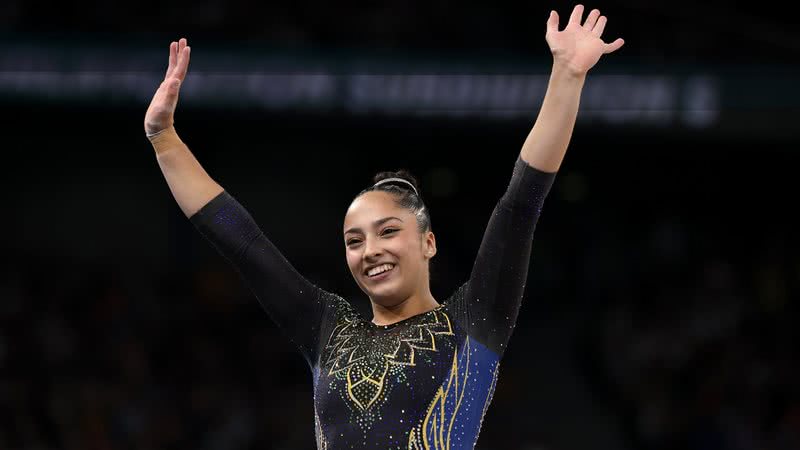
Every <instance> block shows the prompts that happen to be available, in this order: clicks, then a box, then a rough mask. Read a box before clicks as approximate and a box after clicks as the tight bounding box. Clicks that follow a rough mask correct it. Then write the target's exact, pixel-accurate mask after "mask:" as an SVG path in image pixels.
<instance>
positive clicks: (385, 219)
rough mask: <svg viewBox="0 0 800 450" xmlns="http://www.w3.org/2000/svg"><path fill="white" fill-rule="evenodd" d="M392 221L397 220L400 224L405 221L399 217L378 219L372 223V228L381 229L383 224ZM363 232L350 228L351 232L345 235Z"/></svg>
mask: <svg viewBox="0 0 800 450" xmlns="http://www.w3.org/2000/svg"><path fill="white" fill-rule="evenodd" d="M392 219H397V220H399V221H400V222H402V221H403V219H401V218H399V217H394V216H389V217H384V218H383V219H378V220H376V221H375V222H372V226H373V227H379V226H381V225H382V224H383V223H385V222H388V221H390V220H392ZM361 231H362V230H361V228H358V227H353V228H350V229H349V230H347V231H345V232H344V234H347V233H361Z"/></svg>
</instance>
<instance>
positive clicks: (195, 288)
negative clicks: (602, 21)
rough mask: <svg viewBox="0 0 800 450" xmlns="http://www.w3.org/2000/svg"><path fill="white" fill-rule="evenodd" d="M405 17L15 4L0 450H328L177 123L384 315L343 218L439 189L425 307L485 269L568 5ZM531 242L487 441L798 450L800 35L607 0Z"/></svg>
mask: <svg viewBox="0 0 800 450" xmlns="http://www.w3.org/2000/svg"><path fill="white" fill-rule="evenodd" d="M573 5H574V3H570V2H561V1H554V2H549V3H541V2H539V3H536V2H527V3H525V4H523V3H517V2H514V3H511V2H508V3H504V2H498V3H489V2H459V3H453V2H441V1H435V0H434V1H427V2H420V1H409V0H406V1H394V0H384V1H379V2H371V3H370V2H333V3H327V2H320V1H312V0H300V1H295V2H273V3H251V2H244V1H227V2H222V1H221V0H208V1H200V2H193V3H189V2H183V3H180V2H179V3H174V2H169V3H163V2H159V3H157V2H152V1H139V2H127V1H124V0H123V1H120V2H80V3H79V2H56V1H52V0H25V1H23V0H4V1H3V2H2V4H0V106H2V109H3V113H4V114H3V117H4V120H3V122H2V130H3V142H2V148H3V150H4V151H3V155H4V159H3V161H4V163H3V164H2V167H3V176H2V183H3V186H2V187H3V192H4V195H3V204H4V212H5V213H4V214H3V220H2V222H3V230H4V231H3V232H2V233H0V245H1V246H2V252H0V260H2V268H0V449H10V450H16V449H36V450H45V449H47V450H50V449H68V450H73V449H75V450H77V449H82V450H101V449H102V450H106V449H108V450H111V449H115V450H116V449H131V450H149V449H187V448H194V449H229V450H235V449H286V450H294V449H298V450H300V449H312V448H315V440H314V423H313V404H312V395H311V377H310V376H309V371H308V368H307V366H306V364H305V361H304V360H303V359H302V357H301V356H300V355H299V353H297V352H295V350H294V347H293V346H292V345H291V344H290V343H289V342H288V341H287V340H285V339H284V338H283V337H282V335H281V334H280V333H279V331H278V330H277V329H276V328H275V327H274V326H273V324H272V323H271V322H270V321H269V319H268V317H267V316H266V314H264V313H263V312H262V310H261V309H260V306H259V305H258V303H257V302H256V300H255V298H254V297H253V296H252V295H251V294H250V292H249V291H247V290H246V288H245V287H244V286H243V284H242V283H241V282H240V280H239V278H238V276H237V274H236V273H234V272H233V270H232V269H231V268H230V267H229V266H228V265H227V264H226V262H225V261H224V260H223V259H222V258H221V257H220V256H219V255H217V254H216V253H215V252H214V250H213V249H212V248H211V247H210V245H209V244H208V243H207V242H205V241H204V240H203V239H202V237H201V236H200V235H199V234H198V233H197V232H196V230H195V229H194V228H193V227H192V226H191V224H190V223H189V222H188V220H187V219H186V218H185V217H184V216H183V215H182V214H181V212H180V210H179V209H178V207H177V205H176V204H175V202H174V200H173V198H172V196H171V194H170V192H169V189H168V187H167V185H166V183H165V182H164V179H163V177H162V175H161V172H160V170H159V168H158V165H157V163H156V160H155V157H154V153H153V150H152V147H151V146H150V144H149V142H148V141H147V139H146V138H145V136H144V132H143V128H142V122H143V118H144V112H145V110H146V108H147V105H148V103H149V101H150V98H151V97H152V95H153V93H154V92H155V89H156V88H157V87H158V85H159V83H160V81H161V80H162V79H163V76H164V71H165V69H166V65H167V56H168V46H169V42H170V41H172V40H177V39H178V38H180V37H187V38H188V39H189V45H190V46H191V47H192V60H191V65H190V68H189V74H188V77H187V79H186V82H185V84H184V86H183V88H182V91H181V100H180V103H179V106H178V112H177V115H176V129H177V130H178V132H179V133H180V135H181V137H182V138H183V140H184V141H185V142H186V143H187V144H188V145H189V147H190V148H191V149H192V151H193V152H194V153H195V155H196V156H197V158H198V159H199V160H200V162H201V163H202V164H203V166H204V167H205V168H206V170H207V171H208V172H209V173H210V174H211V176H212V177H213V178H215V179H216V180H217V181H218V182H219V183H220V184H222V185H223V186H224V187H225V188H226V189H227V190H228V191H229V192H230V193H231V194H233V195H234V196H235V197H236V198H237V199H238V200H239V201H240V202H241V203H242V204H243V205H245V206H246V207H247V208H248V209H249V210H250V212H251V214H252V215H253V216H254V217H255V218H256V220H257V221H258V222H259V224H260V225H261V227H262V228H263V229H264V231H265V232H266V233H267V235H268V236H269V237H270V238H271V239H272V240H273V241H274V242H275V243H276V245H277V246H278V248H280V249H281V250H282V251H283V253H284V254H285V255H286V256H287V258H288V259H289V260H290V261H291V262H292V263H293V264H294V265H295V267H297V268H298V270H300V271H301V272H302V273H303V274H305V275H306V276H307V277H308V278H309V279H311V280H312V281H313V282H314V283H315V284H317V285H319V286H320V287H322V288H324V289H327V290H330V291H333V292H336V293H338V294H340V295H342V296H345V297H346V298H348V299H350V300H351V302H352V303H353V305H354V306H356V307H357V308H360V309H361V310H362V312H364V314H365V315H367V317H371V315H369V313H370V310H369V304H368V299H367V298H366V297H364V296H363V295H362V293H361V292H360V291H359V290H358V288H357V286H356V284H355V283H354V282H353V280H352V278H351V276H350V273H349V271H348V270H347V266H346V263H345V259H344V254H343V246H342V242H341V222H342V219H343V217H344V212H345V210H346V208H347V206H348V205H349V202H350V201H351V199H352V197H353V196H354V195H355V194H356V193H357V192H358V191H359V190H361V189H362V188H363V187H365V186H367V184H368V183H369V182H370V179H371V177H372V175H373V174H374V173H375V172H377V171H380V170H396V169H398V168H406V169H408V170H410V171H411V172H412V173H414V174H415V175H416V176H417V177H418V178H419V179H420V181H421V183H422V188H423V192H424V193H425V195H426V197H427V202H428V205H429V207H430V209H431V211H432V218H433V229H434V231H435V232H436V233H437V242H438V246H439V253H438V254H437V256H436V259H435V260H434V265H433V267H432V271H433V273H432V290H433V293H434V295H435V296H436V297H437V298H445V297H447V296H448V295H449V294H450V292H452V290H453V289H454V288H455V287H457V286H458V285H459V284H460V283H462V282H463V281H464V280H465V279H466V277H467V276H468V274H469V271H470V268H471V263H472V261H473V259H474V256H475V254H476V252H477V248H478V245H479V244H480V240H481V238H482V233H483V230H484V227H485V225H486V221H487V220H488V217H489V214H490V213H491V211H492V209H493V208H494V205H495V202H496V201H497V199H498V198H499V196H500V195H501V194H502V193H503V191H504V190H505V187H506V185H507V183H508V180H509V178H510V175H511V169H512V167H513V163H514V161H515V159H516V156H517V155H518V152H519V149H520V147H521V145H522V142H523V141H524V139H525V137H526V136H527V134H528V132H529V131H530V128H531V126H532V125H533V122H534V120H535V119H536V116H537V113H538V109H539V106H540V104H541V100H542V98H543V96H544V92H545V89H546V87H547V80H548V75H549V70H550V65H551V62H552V58H551V55H550V53H549V49H548V47H547V44H546V42H545V39H544V31H545V22H546V20H547V16H548V13H549V11H550V10H551V9H555V10H556V11H557V12H558V13H559V15H560V17H561V27H562V28H563V26H564V25H565V23H566V20H567V19H568V17H569V14H570V12H571V10H572V7H573ZM585 5H586V7H587V12H588V10H590V9H591V8H595V7H596V8H599V9H600V10H601V12H602V13H603V14H604V15H606V16H607V17H608V19H609V20H608V25H607V27H606V30H605V33H604V38H606V40H607V41H609V42H610V41H613V40H614V39H615V38H617V37H623V38H624V39H625V40H626V44H625V45H624V46H623V47H622V49H620V50H619V51H618V52H616V53H614V54H611V55H606V56H604V57H603V58H602V59H601V60H600V62H599V63H598V65H597V66H595V68H594V69H592V71H591V72H590V74H589V76H588V79H587V82H586V85H585V87H584V91H583V94H582V100H581V110H580V112H579V116H578V122H577V125H576V128H575V131H574V134H573V138H572V141H571V144H570V150H569V152H568V154H567V157H566V159H565V161H564V164H563V165H562V168H561V170H560V172H559V175H558V177H557V179H556V184H555V186H554V188H553V190H552V192H551V194H550V196H549V197H548V199H547V201H546V203H545V208H544V211H543V214H542V216H541V219H540V221H539V224H538V227H537V231H536V236H535V238H534V247H533V257H532V263H531V267H530V273H529V282H528V283H527V288H526V296H525V300H524V303H523V306H522V310H521V313H520V317H519V321H518V323H517V327H516V329H515V332H514V335H513V337H512V340H511V343H510V345H509V348H508V352H507V353H506V356H505V359H504V361H503V364H502V366H501V369H500V375H499V382H498V385H497V390H496V393H495V397H494V401H493V403H492V406H491V407H490V408H489V410H488V412H487V415H486V417H485V420H484V423H483V427H482V431H481V436H480V438H479V440H478V445H477V448H478V449H481V450H494V449H515V450H566V449H586V448H592V449H613V450H638V449H648V450H649V449H653V450H656V449H658V450H662V449H663V450H667V449H670V450H671V449H690V450H695V449H697V450H700V449H703V450H705V449H710V450H716V449H719V450H750V449H753V450H756V449H758V450H788V449H799V448H800V363H798V355H799V354H800V352H798V350H799V349H798V346H799V344H798V343H800V339H798V331H797V324H798V320H799V319H800V317H799V316H800V314H799V312H798V309H799V308H798V306H799V304H798V293H799V291H800V258H798V256H797V255H798V250H800V243H799V242H798V239H799V238H798V235H797V229H798V226H799V225H800V223H798V222H800V220H798V219H797V218H796V214H795V211H794V209H796V207H797V205H798V202H797V199H796V197H797V195H796V194H797V187H796V180H797V178H796V177H797V175H796V167H797V166H798V164H800V153H798V148H800V147H798V144H800V135H799V134H798V132H797V123H798V119H800V106H798V105H800V89H798V87H797V81H798V79H800V77H799V76H798V75H800V70H798V69H799V66H798V63H797V60H798V56H800V32H798V29H797V27H796V16H794V15H792V14H789V13H786V11H784V10H779V9H778V8H777V7H771V6H770V5H768V4H763V3H759V5H757V6H758V7H757V8H754V7H753V6H754V5H750V6H747V7H745V6H735V5H734V4H732V3H730V2H722V1H714V2H704V3H702V4H697V3H694V2H688V1H685V0H678V1H672V2H648V3H642V2H634V1H630V0H609V1H607V2H604V3H602V4H585Z"/></svg>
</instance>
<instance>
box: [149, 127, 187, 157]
mask: <svg viewBox="0 0 800 450" xmlns="http://www.w3.org/2000/svg"><path fill="white" fill-rule="evenodd" d="M147 139H149V140H150V144H152V145H153V149H154V150H155V151H156V155H161V154H163V153H166V152H167V151H169V150H170V149H175V148H178V147H180V144H182V143H183V142H182V141H181V138H180V137H178V133H177V132H176V131H175V128H174V127H172V126H169V127H167V128H164V129H163V130H161V131H159V132H157V133H153V134H151V135H148V136H147Z"/></svg>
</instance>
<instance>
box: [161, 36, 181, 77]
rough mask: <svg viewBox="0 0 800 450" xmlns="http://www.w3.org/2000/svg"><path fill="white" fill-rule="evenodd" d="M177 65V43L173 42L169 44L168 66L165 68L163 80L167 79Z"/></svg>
mask: <svg viewBox="0 0 800 450" xmlns="http://www.w3.org/2000/svg"><path fill="white" fill-rule="evenodd" d="M177 63H178V43H177V42H175V41H173V42H171V43H170V44H169V66H167V74H166V75H164V78H165V79H166V78H169V77H170V75H172V72H173V71H174V70H175V65H176V64H177Z"/></svg>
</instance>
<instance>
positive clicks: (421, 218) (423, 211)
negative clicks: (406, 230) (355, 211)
mask: <svg viewBox="0 0 800 450" xmlns="http://www.w3.org/2000/svg"><path fill="white" fill-rule="evenodd" d="M387 178H401V179H403V180H406V181H408V182H409V183H411V185H413V186H414V189H416V193H415V192H414V190H413V189H411V186H409V185H407V184H406V183H403V182H401V181H387V182H386V183H382V184H380V185H378V186H375V183H377V182H379V181H382V180H385V179H387ZM372 183H373V185H372V186H370V187H368V188H366V189H364V190H363V191H361V192H359V193H358V195H357V196H356V198H358V197H360V196H362V195H363V194H364V193H366V192H370V191H383V192H388V193H390V194H392V195H393V196H394V198H395V203H396V204H397V206H400V207H402V208H405V209H407V210H409V211H411V212H412V213H413V214H414V216H415V217H416V218H417V230H418V231H419V232H420V233H424V232H426V231H430V230H431V214H430V211H428V207H427V206H425V202H424V201H423V199H422V191H421V190H420V188H419V185H418V183H417V179H416V178H415V177H414V176H413V175H411V173H410V172H409V171H407V170H405V169H400V170H397V171H395V172H378V173H377V174H375V176H374V177H372Z"/></svg>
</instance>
